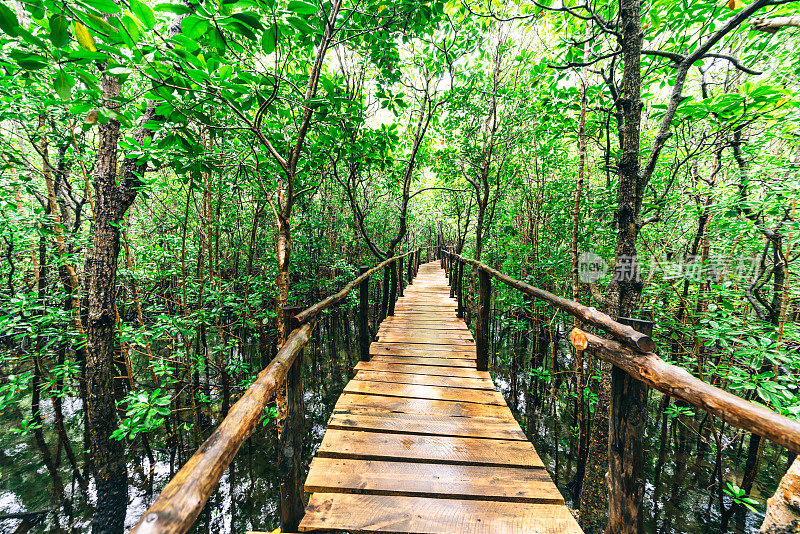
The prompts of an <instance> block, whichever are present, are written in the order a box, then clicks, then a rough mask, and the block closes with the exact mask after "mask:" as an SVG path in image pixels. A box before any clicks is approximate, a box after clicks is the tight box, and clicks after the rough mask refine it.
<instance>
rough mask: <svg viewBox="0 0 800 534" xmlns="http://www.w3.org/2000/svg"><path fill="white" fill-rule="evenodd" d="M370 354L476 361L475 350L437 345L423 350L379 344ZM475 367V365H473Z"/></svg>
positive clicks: (421, 348)
mask: <svg viewBox="0 0 800 534" xmlns="http://www.w3.org/2000/svg"><path fill="white" fill-rule="evenodd" d="M370 354H375V355H382V356H415V357H418V358H425V357H427V356H432V357H435V358H456V359H459V360H474V359H475V349H474V348H473V349H466V350H464V349H457V348H453V349H447V345H437V346H436V348H435V349H434V350H431V349H429V348H427V345H426V346H425V348H423V347H422V346H420V345H407V344H405V343H378V342H377V341H376V342H374V343H373V344H372V345H370ZM473 365H474V364H473Z"/></svg>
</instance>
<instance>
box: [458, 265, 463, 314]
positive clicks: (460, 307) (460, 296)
mask: <svg viewBox="0 0 800 534" xmlns="http://www.w3.org/2000/svg"><path fill="white" fill-rule="evenodd" d="M463 291H464V262H463V261H461V260H456V295H457V296H458V312H457V313H456V316H457V317H458V318H459V319H463V318H464V296H463Z"/></svg>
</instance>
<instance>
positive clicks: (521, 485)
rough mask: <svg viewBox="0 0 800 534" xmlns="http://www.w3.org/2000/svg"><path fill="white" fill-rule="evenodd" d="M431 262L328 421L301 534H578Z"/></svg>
mask: <svg viewBox="0 0 800 534" xmlns="http://www.w3.org/2000/svg"><path fill="white" fill-rule="evenodd" d="M449 295H450V289H449V287H448V286H447V280H446V278H445V275H444V271H443V270H442V269H440V268H439V265H438V264H437V263H429V264H426V265H422V266H421V267H420V270H419V275H418V276H417V278H415V279H414V283H413V285H410V286H408V288H407V289H406V291H405V296H404V297H401V298H400V299H399V300H398V302H397V305H396V308H395V315H394V316H393V317H389V318H387V319H386V320H385V321H384V322H383V323H382V324H381V326H380V330H379V332H378V341H376V342H375V343H373V344H372V345H371V347H370V361H369V362H360V363H359V364H358V365H357V366H356V370H357V374H356V376H355V378H353V380H351V381H350V382H349V383H348V384H347V386H345V388H344V393H342V396H341V397H340V398H339V401H338V402H337V404H336V407H335V408H334V411H333V415H332V416H331V418H330V420H329V421H328V430H327V432H326V433H325V437H324V438H323V440H322V445H321V446H320V448H319V452H318V454H317V457H316V458H314V459H313V461H312V463H311V470H310V472H309V474H308V478H307V479H306V483H305V490H306V492H308V493H310V494H311V497H310V500H309V503H308V507H307V508H306V515H305V517H304V518H303V521H302V523H301V524H300V531H302V532H310V531H345V532H358V533H361V532H365V533H366V532H395V533H400V532H409V533H434V532H436V533H439V532H441V533H455V532H470V533H478V532H481V533H483V532H487V533H488V532H492V533H512V532H525V533H528V534H545V533H547V534H550V533H553V534H555V533H580V532H581V529H580V527H578V524H577V523H576V522H575V520H574V519H573V517H572V515H571V514H570V512H569V510H568V509H567V507H566V506H565V505H564V499H563V498H562V496H561V494H560V493H559V492H558V489H557V488H556V486H555V484H553V482H552V480H551V479H550V477H549V476H548V474H547V472H546V471H545V469H544V465H543V464H542V461H541V460H540V459H539V456H538V455H537V454H536V450H535V449H534V448H533V445H531V444H530V442H528V441H527V439H526V438H525V434H524V433H523V432H522V430H521V429H520V427H519V425H518V424H517V422H516V421H515V420H514V417H513V416H512V414H511V411H510V410H509V409H508V407H507V406H506V403H505V400H504V399H503V396H502V395H501V394H500V393H499V392H498V391H497V390H496V389H495V387H494V384H493V382H492V380H491V378H490V376H489V373H488V372H482V371H478V370H476V368H475V344H474V341H473V338H472V334H471V333H470V331H469V329H468V328H467V326H466V324H465V323H464V321H463V320H462V319H458V318H457V317H456V313H455V306H456V303H455V300H454V299H451V298H450V297H449Z"/></svg>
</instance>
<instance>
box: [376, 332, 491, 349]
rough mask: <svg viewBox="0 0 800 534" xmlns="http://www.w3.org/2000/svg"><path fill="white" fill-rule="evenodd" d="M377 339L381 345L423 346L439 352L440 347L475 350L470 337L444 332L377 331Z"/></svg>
mask: <svg viewBox="0 0 800 534" xmlns="http://www.w3.org/2000/svg"><path fill="white" fill-rule="evenodd" d="M378 337H379V338H380V342H381V343H399V344H402V345H409V346H412V347H415V346H417V345H425V347H426V348H428V350H441V348H440V347H444V348H445V349H447V350H450V349H451V348H452V347H459V348H460V347H472V350H473V351H474V350H475V349H474V347H475V342H474V341H473V340H472V336H469V337H467V336H465V335H457V336H452V335H447V334H445V333H444V332H435V331H434V332H431V331H430V330H427V331H426V330H400V331H397V330H389V331H386V330H378Z"/></svg>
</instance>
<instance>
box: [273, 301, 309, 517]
mask: <svg viewBox="0 0 800 534" xmlns="http://www.w3.org/2000/svg"><path fill="white" fill-rule="evenodd" d="M299 311H300V308H299V307H296V306H288V307H286V308H284V309H283V317H284V320H285V321H286V332H287V333H288V332H291V331H292V329H294V328H296V327H297V326H298V325H297V324H295V323H296V321H295V320H294V316H295V315H296V314H297V312H299ZM284 383H285V386H286V419H285V420H284V424H283V433H282V434H281V435H280V438H279V439H280V442H279V446H278V449H279V458H278V480H279V481H280V490H281V531H283V532H296V531H297V527H298V525H299V524H300V520H301V519H303V515H304V514H305V504H304V503H303V485H302V483H301V477H302V476H303V472H302V466H301V461H302V458H303V438H304V437H305V434H306V429H305V427H306V421H305V406H304V401H303V352H302V351H301V352H300V353H299V354H298V355H297V357H296V358H295V359H294V362H293V363H292V366H291V368H290V369H289V372H288V374H287V375H286V380H285V382H284Z"/></svg>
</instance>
